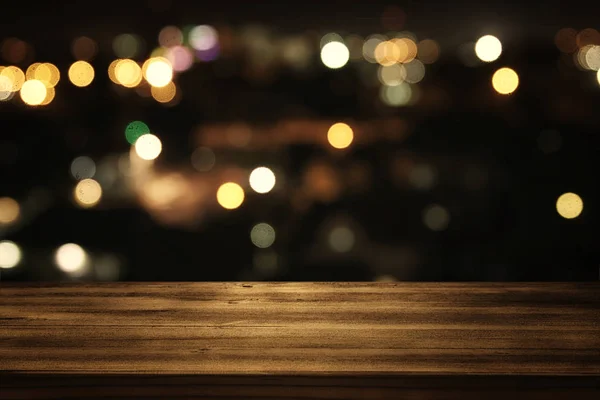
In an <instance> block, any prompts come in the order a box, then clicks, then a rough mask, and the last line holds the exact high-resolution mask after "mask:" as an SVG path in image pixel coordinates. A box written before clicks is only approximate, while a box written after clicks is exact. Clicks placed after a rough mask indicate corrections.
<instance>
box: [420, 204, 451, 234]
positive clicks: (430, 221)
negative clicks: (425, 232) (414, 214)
mask: <svg viewBox="0 0 600 400" xmlns="http://www.w3.org/2000/svg"><path fill="white" fill-rule="evenodd" d="M423 223H424V224H425V226H426V227H428V228H429V229H431V230H432V231H443V230H444V229H446V228H447V227H448V224H449V223H450V214H449V213H448V211H447V210H446V209H445V208H444V207H442V206H440V205H437V204H433V205H431V206H429V207H427V208H426V209H425V210H424V211H423Z"/></svg>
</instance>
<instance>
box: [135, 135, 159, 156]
mask: <svg viewBox="0 0 600 400" xmlns="http://www.w3.org/2000/svg"><path fill="white" fill-rule="evenodd" d="M135 152H136V154H137V155H138V157H140V158H141V159H142V160H147V161H150V160H154V159H156V158H157V157H158V156H159V155H160V153H161V152H162V143H161V141H160V139H159V138H158V137H157V136H155V135H153V134H151V133H147V134H145V135H142V136H140V137H139V138H138V139H137V140H136V141H135Z"/></svg>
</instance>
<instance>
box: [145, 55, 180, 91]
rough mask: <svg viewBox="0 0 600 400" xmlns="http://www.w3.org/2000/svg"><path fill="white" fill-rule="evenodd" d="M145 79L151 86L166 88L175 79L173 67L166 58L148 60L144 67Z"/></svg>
mask: <svg viewBox="0 0 600 400" xmlns="http://www.w3.org/2000/svg"><path fill="white" fill-rule="evenodd" d="M142 72H143V75H144V78H145V79H146V80H147V81H148V83H149V84H150V85H151V86H154V87H164V86H167V85H168V84H169V83H171V80H172V79H173V67H172V66H171V63H170V62H169V60H167V59H166V58H164V57H153V58H150V59H148V60H147V61H146V62H145V63H144V65H143V66H142Z"/></svg>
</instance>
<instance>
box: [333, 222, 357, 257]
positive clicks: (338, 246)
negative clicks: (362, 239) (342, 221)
mask: <svg viewBox="0 0 600 400" xmlns="http://www.w3.org/2000/svg"><path fill="white" fill-rule="evenodd" d="M328 241H329V246H330V247H331V249H332V250H334V251H336V252H338V253H346V252H348V251H350V250H352V248H353V247H354V242H355V241H356V238H355V236H354V232H353V231H352V229H350V228H349V227H347V226H337V227H335V228H333V229H332V230H331V231H330V232H329V238H328Z"/></svg>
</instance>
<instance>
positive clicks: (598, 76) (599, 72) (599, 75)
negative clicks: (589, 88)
mask: <svg viewBox="0 0 600 400" xmlns="http://www.w3.org/2000/svg"><path fill="white" fill-rule="evenodd" d="M596 80H597V81H598V85H600V70H598V73H597V74H596Z"/></svg>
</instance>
